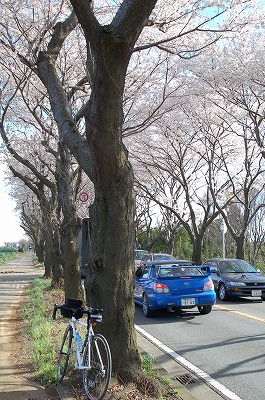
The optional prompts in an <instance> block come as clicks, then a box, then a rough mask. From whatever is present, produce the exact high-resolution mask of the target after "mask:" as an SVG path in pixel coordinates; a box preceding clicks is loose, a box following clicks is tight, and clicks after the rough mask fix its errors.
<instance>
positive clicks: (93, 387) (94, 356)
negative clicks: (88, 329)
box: [82, 334, 111, 400]
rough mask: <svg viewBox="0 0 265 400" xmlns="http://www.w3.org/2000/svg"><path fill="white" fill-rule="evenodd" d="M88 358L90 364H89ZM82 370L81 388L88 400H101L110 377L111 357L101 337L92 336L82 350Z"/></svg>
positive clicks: (104, 340) (107, 346)
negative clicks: (83, 367) (82, 387)
mask: <svg viewBox="0 0 265 400" xmlns="http://www.w3.org/2000/svg"><path fill="white" fill-rule="evenodd" d="M89 358H90V364H89ZM83 365H84V366H87V367H88V366H89V365H90V368H88V369H84V370H82V376H83V386H84V389H85V392H86V395H87V398H88V399H89V400H101V399H103V397H104V396H105V394H106V391H107V389H108V386H109V382H110V377H111V355H110V350H109V345H108V343H107V341H106V339H105V338H104V337H103V336H102V335H98V334H97V335H94V336H93V337H92V339H91V341H90V356H89V344H87V346H86V348H85V350H84V358H83Z"/></svg>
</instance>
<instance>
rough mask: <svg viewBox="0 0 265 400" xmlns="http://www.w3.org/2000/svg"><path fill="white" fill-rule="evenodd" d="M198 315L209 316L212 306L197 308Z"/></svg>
mask: <svg viewBox="0 0 265 400" xmlns="http://www.w3.org/2000/svg"><path fill="white" fill-rule="evenodd" d="M198 310H199V312H200V314H202V315H205V314H209V313H210V312H211V311H212V306H198Z"/></svg>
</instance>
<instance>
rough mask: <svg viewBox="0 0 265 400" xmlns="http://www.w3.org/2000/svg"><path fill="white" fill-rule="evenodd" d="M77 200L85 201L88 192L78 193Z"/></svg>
mask: <svg viewBox="0 0 265 400" xmlns="http://www.w3.org/2000/svg"><path fill="white" fill-rule="evenodd" d="M79 200H80V201H81V203H86V202H87V200H88V193H87V192H81V193H80V195H79Z"/></svg>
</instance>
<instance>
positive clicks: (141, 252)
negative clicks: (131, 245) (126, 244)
mask: <svg viewBox="0 0 265 400" xmlns="http://www.w3.org/2000/svg"><path fill="white" fill-rule="evenodd" d="M146 254H147V251H146V250H134V258H135V259H136V260H141V259H142V258H143V257H144V256H145V255H146Z"/></svg>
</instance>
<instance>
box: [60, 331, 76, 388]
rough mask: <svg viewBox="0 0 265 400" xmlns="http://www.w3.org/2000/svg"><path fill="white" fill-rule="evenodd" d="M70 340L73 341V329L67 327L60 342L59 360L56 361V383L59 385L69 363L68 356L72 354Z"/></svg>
mask: <svg viewBox="0 0 265 400" xmlns="http://www.w3.org/2000/svg"><path fill="white" fill-rule="evenodd" d="M72 340H73V329H72V327H71V326H70V325H69V326H68V327H67V328H66V330H65V332H64V337H63V340H62V345H61V347H60V351H59V359H58V369H57V382H58V383H61V382H62V380H63V378H64V376H65V373H66V370H67V366H68V362H69V357H70V354H72Z"/></svg>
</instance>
